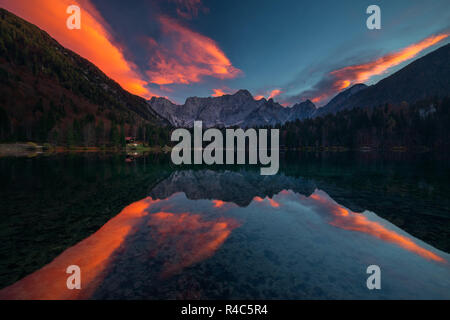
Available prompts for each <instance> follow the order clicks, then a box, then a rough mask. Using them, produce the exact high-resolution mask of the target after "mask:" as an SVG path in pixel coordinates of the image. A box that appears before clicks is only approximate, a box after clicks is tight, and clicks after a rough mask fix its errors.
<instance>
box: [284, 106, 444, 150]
mask: <svg viewBox="0 0 450 320" xmlns="http://www.w3.org/2000/svg"><path fill="white" fill-rule="evenodd" d="M277 128H279V129H280V145H281V146H284V147H286V148H289V149H293V148H305V147H313V148H318V147H319V148H320V147H322V148H326V147H344V148H351V149H355V148H362V147H370V148H374V149H392V148H408V149H415V148H427V149H440V150H450V149H449V146H450V144H449V138H450V98H449V97H447V98H444V99H427V100H422V101H420V102H417V103H414V104H411V105H409V104H408V103H406V102H404V103H401V104H400V105H392V104H385V105H384V106H379V107H376V108H354V109H350V110H343V111H340V112H338V113H337V114H328V115H326V116H324V117H317V118H314V119H307V120H304V121H295V122H289V123H286V124H285V125H283V126H277Z"/></svg>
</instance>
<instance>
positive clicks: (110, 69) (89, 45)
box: [2, 0, 154, 98]
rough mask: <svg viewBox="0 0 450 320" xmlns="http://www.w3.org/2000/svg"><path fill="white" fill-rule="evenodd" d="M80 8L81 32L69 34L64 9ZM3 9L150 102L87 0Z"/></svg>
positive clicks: (6, 3)
mask: <svg viewBox="0 0 450 320" xmlns="http://www.w3.org/2000/svg"><path fill="white" fill-rule="evenodd" d="M70 5H77V6H79V7H80V8H81V29H80V30H69V29H68V28H67V27H66V20H67V18H68V17H69V15H68V14H67V13H66V9H67V7H68V6H70ZM2 7H4V8H5V9H7V10H9V11H11V12H13V13H14V14H16V15H18V16H20V17H22V18H23V19H25V20H27V21H29V22H31V23H33V24H35V25H37V26H38V27H39V28H41V29H43V30H45V31H46V32H48V33H49V34H50V36H52V37H53V38H55V39H56V40H57V41H58V42H59V43H61V44H62V45H63V46H64V47H66V48H68V49H70V50H72V51H74V52H76V53H78V54H79V55H80V56H82V57H84V58H86V59H88V60H89V61H91V62H92V63H93V64H95V65H96V66H97V67H99V68H100V69H101V70H102V71H103V72H104V73H105V74H106V75H107V76H108V77H110V78H112V79H114V80H115V81H117V82H118V83H119V84H120V85H121V86H122V87H123V88H124V89H126V90H128V91H130V92H131V93H133V94H137V95H140V96H143V97H145V98H149V97H151V96H153V95H154V94H153V93H151V92H150V91H149V90H148V89H147V88H146V87H145V85H146V84H147V82H146V81H145V80H143V79H142V78H141V76H140V75H139V74H138V72H137V71H135V70H136V66H135V65H134V64H133V63H132V62H130V61H128V60H127V59H126V58H125V56H124V54H123V50H122V48H121V46H120V45H119V44H117V43H115V42H114V40H113V39H112V37H111V34H110V33H109V31H108V29H109V26H108V24H107V23H106V22H105V21H104V20H103V19H102V17H101V15H100V14H99V12H98V11H97V10H96V9H95V7H94V6H93V5H92V4H91V2H90V1H89V0H76V1H75V0H41V1H39V3H34V2H33V3H32V2H31V1H28V0H2Z"/></svg>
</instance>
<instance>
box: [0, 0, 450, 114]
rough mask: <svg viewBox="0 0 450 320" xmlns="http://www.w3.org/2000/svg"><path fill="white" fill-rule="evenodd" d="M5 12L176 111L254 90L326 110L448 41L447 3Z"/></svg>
mask: <svg viewBox="0 0 450 320" xmlns="http://www.w3.org/2000/svg"><path fill="white" fill-rule="evenodd" d="M73 3H75V4H77V5H79V6H80V7H81V10H82V26H84V28H82V30H80V31H70V32H69V31H67V30H65V28H64V25H65V19H67V15H66V12H65V8H66V7H67V5H70V4H73ZM0 4H1V5H2V7H5V8H7V9H8V10H11V11H13V12H14V13H16V14H18V15H19V16H21V17H23V18H24V19H27V20H28V21H30V22H32V23H35V24H37V25H38V26H39V27H41V28H43V29H44V30H46V31H47V32H49V34H50V35H51V36H53V37H55V38H56V39H57V40H58V41H60V42H61V43H62V44H63V45H65V46H67V47H69V48H70V49H72V50H74V51H76V52H78V53H79V54H80V55H82V56H84V57H86V58H87V59H89V60H91V61H92V62H93V63H94V64H96V65H97V66H99V67H100V68H101V69H102V70H103V71H104V72H105V73H106V74H108V75H109V76H110V77H112V78H114V79H115V80H117V81H118V82H119V83H120V84H122V85H123V86H124V87H125V88H126V89H128V90H130V91H132V92H134V93H137V94H141V95H143V96H146V97H149V95H150V94H156V95H160V96H167V97H168V98H170V99H171V100H173V101H174V102H177V103H183V102H184V100H185V99H186V98H187V97H189V96H211V95H212V94H214V93H216V94H221V93H233V92H235V91H236V90H238V89H248V90H250V92H251V93H252V94H253V95H254V96H264V97H266V98H267V97H269V96H274V97H275V100H276V101H279V102H281V103H283V104H285V105H291V104H293V103H295V102H299V101H301V100H305V99H307V98H309V99H311V100H313V101H314V102H316V103H317V105H319V106H320V105H323V104H324V103H326V102H327V101H328V100H329V99H330V98H331V97H332V96H333V95H334V94H336V93H337V92H339V91H340V90H342V89H344V88H347V87H348V86H350V85H353V84H355V83H358V82H365V83H366V84H372V83H374V82H377V81H378V80H380V79H381V78H384V77H386V76H387V75H389V74H391V73H392V72H395V71H396V70H398V69H400V68H401V67H403V66H405V65H406V64H408V63H410V62H411V61H413V60H414V59H417V58H418V57H420V56H423V55H424V54H426V53H428V52H430V51H432V50H435V49H436V48H438V47H440V46H442V45H444V44H446V43H448V42H449V39H450V22H449V21H450V1H449V0H429V1H423V0H421V1H418V0H395V1H394V0H386V1H380V0H370V1H368V0H367V1H366V0H357V1H349V0H340V1H336V0H333V1H332V0H316V1H301V0H240V1H238V0H133V1H123V0H46V1H45V2H42V3H40V4H39V5H35V2H30V1H28V0H0ZM372 4H376V5H378V6H379V7H380V8H381V30H368V28H367V27H366V19H367V17H368V16H369V15H368V14H366V8H367V7H368V6H369V5H372ZM83 12H84V13H83ZM83 17H84V18H83ZM64 30H65V31H64ZM92 30H94V32H91V31H92ZM95 30H100V31H99V34H100V36H99V37H98V36H97V35H96V31H95ZM105 30H106V31H105ZM91 39H94V40H91ZM95 39H96V40H95ZM97 40H98V42H99V43H98V44H97V43H95V42H96V41H97ZM117 52H122V54H123V56H124V58H122V57H121V56H120V55H122V54H119V55H117ZM102 55H103V56H102ZM123 60H126V61H125V62H124V61H123ZM116 65H117V66H116ZM126 65H128V66H131V67H129V68H128V67H127V66H126ZM129 69H132V71H130V70H129ZM143 87H145V89H142V88H143ZM133 89H134V90H133ZM147 90H149V91H150V92H147ZM271 93H272V94H271Z"/></svg>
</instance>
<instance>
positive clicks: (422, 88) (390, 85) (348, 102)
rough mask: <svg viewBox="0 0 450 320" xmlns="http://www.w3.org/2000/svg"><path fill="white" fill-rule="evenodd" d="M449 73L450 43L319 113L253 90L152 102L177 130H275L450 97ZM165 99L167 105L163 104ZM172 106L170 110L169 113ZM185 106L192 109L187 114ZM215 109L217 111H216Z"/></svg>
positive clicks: (343, 95)
mask: <svg viewBox="0 0 450 320" xmlns="http://www.w3.org/2000/svg"><path fill="white" fill-rule="evenodd" d="M449 74H450V44H446V45H443V46H441V47H439V48H437V49H436V50H434V51H432V52H430V53H428V54H426V55H424V56H423V57H421V58H419V59H416V60H414V61H412V62H411V63H409V64H408V65H407V66H405V67H403V68H402V69H400V70H398V71H397V72H395V73H393V74H391V75H390V76H388V77H386V78H384V79H382V80H380V81H379V82H377V83H376V84H374V85H371V86H367V85H365V84H362V83H357V84H354V85H353V86H351V87H350V88H347V89H344V90H343V91H341V92H339V93H338V94H336V95H335V96H334V97H333V98H332V99H331V100H330V101H329V102H328V103H327V104H326V105H325V106H323V107H320V108H317V107H316V106H315V105H314V104H313V103H312V102H311V101H310V100H306V101H303V102H300V103H296V104H294V105H293V106H292V107H283V106H282V105H280V104H279V103H277V102H275V101H274V100H273V99H269V100H266V99H265V98H262V99H260V100H255V99H254V98H253V96H252V95H251V93H250V92H249V91H248V90H243V89H241V90H239V91H237V92H236V93H235V94H232V95H224V96H221V97H215V98H213V97H207V98H199V97H191V98H187V99H186V102H185V103H184V104H182V105H177V104H174V103H172V102H170V101H169V100H167V99H165V98H152V99H151V100H149V101H148V103H149V104H150V105H151V106H152V108H153V109H154V110H155V111H156V112H158V113H160V114H161V115H162V116H163V117H165V118H167V119H168V120H169V122H171V124H172V125H175V126H185V127H190V126H192V125H193V121H194V120H202V121H204V122H205V123H204V125H205V126H207V127H211V126H242V127H251V126H267V125H269V126H274V125H277V124H280V125H283V124H285V123H286V122H291V121H296V120H305V119H310V118H316V117H322V116H325V115H327V114H335V113H337V112H339V111H341V110H345V109H352V108H364V107H376V106H380V105H384V104H386V103H391V104H400V103H402V102H407V103H414V102H417V101H419V100H423V99H425V98H429V97H436V96H437V97H445V96H446V95H448V94H450V77H449V76H448V75H449ZM242 97H244V99H242ZM164 100H167V102H163V101H164ZM206 104H209V107H208V105H206ZM236 105H240V106H241V107H242V108H244V109H245V111H242V110H241V111H240V112H239V110H235V109H236V108H235V106H236ZM167 106H169V107H168V108H166V107H167ZM186 107H187V108H188V109H189V110H185V108H186ZM212 108H214V109H217V110H215V111H214V110H211V109H212ZM236 111H237V112H236ZM213 115H215V118H214V117H213Z"/></svg>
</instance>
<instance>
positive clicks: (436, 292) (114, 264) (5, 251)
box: [0, 153, 450, 299]
mask: <svg viewBox="0 0 450 320" xmlns="http://www.w3.org/2000/svg"><path fill="white" fill-rule="evenodd" d="M449 169H450V165H449V161H448V159H447V160H446V159H438V158H436V157H435V156H433V155H430V154H405V153H396V154H387V155H379V154H374V153H357V154H353V153H352V154H349V153H339V154H311V153H307V154H306V153H296V154H288V155H284V156H283V157H282V163H281V166H280V172H279V173H278V174H277V175H275V176H261V175H260V174H259V169H258V168H257V167H238V166H236V167H232V166H226V167H217V168H213V167H182V168H181V167H174V166H172V165H170V158H169V156H168V155H151V156H142V157H130V156H126V155H117V154H116V155H108V154H95V153H94V154H77V155H70V154H67V155H57V156H39V157H34V158H2V159H0V181H1V184H0V299H77V298H78V299H450V255H449V252H450V198H449V196H448V195H449V194H450V187H449V183H448V182H449V181H450V170H449ZM70 265H78V266H79V267H80V268H81V275H82V289H81V290H68V289H67V286H66V280H67V277H68V276H69V275H68V274H67V273H66V268H67V267H68V266H70ZM370 265H378V266H379V267H380V268H381V290H368V289H367V286H366V280H367V278H368V277H369V275H368V274H367V273H366V269H367V267H368V266H370Z"/></svg>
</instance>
